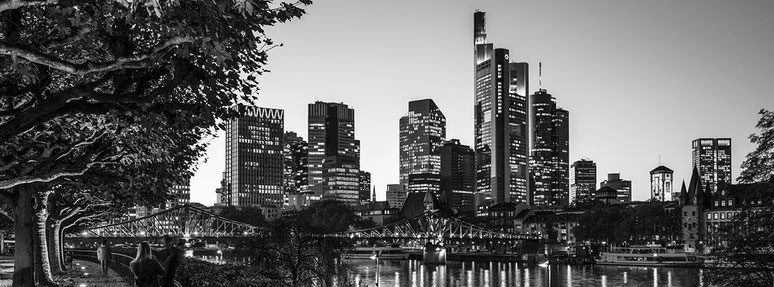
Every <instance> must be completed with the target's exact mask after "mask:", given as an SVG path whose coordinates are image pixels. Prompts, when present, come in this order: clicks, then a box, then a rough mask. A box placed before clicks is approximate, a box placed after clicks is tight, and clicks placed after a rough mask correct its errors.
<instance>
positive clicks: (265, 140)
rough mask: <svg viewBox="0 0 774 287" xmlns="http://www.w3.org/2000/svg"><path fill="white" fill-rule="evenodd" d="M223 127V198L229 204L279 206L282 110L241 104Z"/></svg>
mask: <svg viewBox="0 0 774 287" xmlns="http://www.w3.org/2000/svg"><path fill="white" fill-rule="evenodd" d="M239 115H240V116H239V117H238V118H235V119H232V120H229V121H228V123H227V126H226V170H225V173H224V175H225V182H224V183H225V184H224V186H223V187H222V190H221V192H222V194H221V196H222V200H223V203H224V204H226V205H232V206H275V207H279V206H282V203H283V191H284V182H283V174H284V156H283V149H284V147H283V144H282V137H283V134H284V111H283V110H280V109H270V108H260V107H243V108H240V110H239Z"/></svg>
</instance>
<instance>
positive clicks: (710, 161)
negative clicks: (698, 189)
mask: <svg viewBox="0 0 774 287" xmlns="http://www.w3.org/2000/svg"><path fill="white" fill-rule="evenodd" d="M692 159H693V166H694V167H696V169H697V170H698V171H699V176H700V177H701V184H702V187H705V186H707V185H709V191H711V192H713V193H714V192H716V191H717V185H718V182H720V181H721V180H722V181H724V182H726V183H732V181H731V139H730V138H701V139H696V140H694V141H693V152H692Z"/></svg>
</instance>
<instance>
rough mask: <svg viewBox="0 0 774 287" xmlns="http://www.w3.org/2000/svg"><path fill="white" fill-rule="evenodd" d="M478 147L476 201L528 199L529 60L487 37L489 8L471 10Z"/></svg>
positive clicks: (475, 132) (483, 202) (492, 201)
mask: <svg viewBox="0 0 774 287" xmlns="http://www.w3.org/2000/svg"><path fill="white" fill-rule="evenodd" d="M473 18H474V24H473V25H474V27H473V34H474V35H473V45H474V57H473V58H474V69H475V79H474V83H475V95H474V100H475V101H474V104H475V106H474V117H475V126H474V140H475V144H474V151H475V159H476V163H475V166H476V174H475V190H476V191H475V193H476V204H477V205H482V204H483V205H491V204H495V203H503V202H527V203H529V202H528V200H529V198H530V196H529V187H528V185H529V182H528V169H527V160H528V158H527V147H528V142H527V137H528V136H527V135H528V127H529V125H528V117H527V98H526V95H527V91H528V83H527V82H528V68H529V67H528V65H527V64H526V63H512V62H511V59H510V55H509V52H508V50H507V49H495V48H494V45H493V44H491V43H488V42H487V39H486V19H485V13H484V12H480V11H477V12H475V13H474V14H473Z"/></svg>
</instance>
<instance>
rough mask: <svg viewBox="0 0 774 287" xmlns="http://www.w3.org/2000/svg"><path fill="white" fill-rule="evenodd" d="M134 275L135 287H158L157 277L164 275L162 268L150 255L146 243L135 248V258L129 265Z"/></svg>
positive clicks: (149, 249)
mask: <svg viewBox="0 0 774 287" xmlns="http://www.w3.org/2000/svg"><path fill="white" fill-rule="evenodd" d="M129 268H130V269H131V270H132V273H133V274H134V286H135V287H158V286H159V277H160V276H163V275H164V267H161V263H159V262H158V261H156V259H155V258H154V257H153V255H151V248H150V244H149V243H148V241H143V242H142V243H140V245H138V246H137V257H135V258H134V260H132V262H131V263H129Z"/></svg>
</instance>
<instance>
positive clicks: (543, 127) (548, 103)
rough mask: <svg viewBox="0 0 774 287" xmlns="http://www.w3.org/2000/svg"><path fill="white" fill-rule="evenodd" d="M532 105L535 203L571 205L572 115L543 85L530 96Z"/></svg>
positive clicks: (531, 140) (532, 156)
mask: <svg viewBox="0 0 774 287" xmlns="http://www.w3.org/2000/svg"><path fill="white" fill-rule="evenodd" d="M530 107H531V110H532V113H531V117H532V118H531V120H530V121H531V123H532V133H531V139H530V142H531V143H532V149H531V152H530V173H531V174H532V176H533V178H534V180H535V187H534V194H533V204H535V205H554V204H558V205H562V204H568V203H569V192H570V191H569V185H568V179H569V173H570V171H569V162H570V114H569V112H568V111H566V110H564V109H562V108H557V107H556V98H554V97H553V96H551V94H549V93H548V91H546V90H545V89H542V88H541V89H539V90H538V91H537V92H535V94H533V95H532V96H531V97H530Z"/></svg>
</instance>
